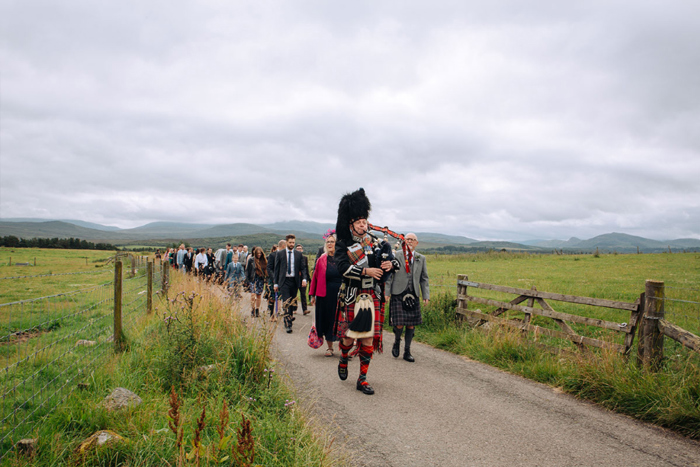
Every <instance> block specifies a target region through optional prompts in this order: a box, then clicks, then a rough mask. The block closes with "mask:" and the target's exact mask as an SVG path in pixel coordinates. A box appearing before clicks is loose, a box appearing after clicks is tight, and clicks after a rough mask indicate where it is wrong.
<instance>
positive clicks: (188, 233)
mask: <svg viewBox="0 0 700 467" xmlns="http://www.w3.org/2000/svg"><path fill="white" fill-rule="evenodd" d="M78 224H83V225H95V226H97V227H103V228H106V229H109V226H101V225H100V224H94V223H89V222H85V221H71V222H69V221H59V220H47V221H39V220H37V219H32V220H22V221H17V220H12V219H0V236H8V235H13V236H16V237H21V238H34V237H40V238H54V237H59V238H69V237H73V238H80V239H82V240H88V241H109V242H111V243H114V244H122V245H124V244H129V243H133V242H138V241H146V242H147V241H156V240H159V241H162V240H166V239H167V240H173V241H177V240H179V239H198V240H206V239H209V238H217V239H221V238H225V237H229V238H233V237H241V236H247V235H256V234H270V235H279V236H280V237H282V236H284V235H286V234H288V233H293V234H295V235H296V236H297V237H299V238H305V239H309V240H319V239H320V238H321V235H322V234H324V233H325V232H326V231H327V230H328V229H329V228H332V227H334V226H333V225H332V224H330V223H320V222H311V221H281V222H275V223H270V224H262V225H260V224H250V223H232V224H195V223H182V222H165V221H164V222H151V223H148V224H144V225H142V226H139V227H135V228H131V229H117V230H105V229H99V228H89V227H84V226H81V225H78ZM416 235H417V236H418V238H419V240H420V242H421V244H422V245H424V248H427V249H436V248H440V247H444V246H454V247H459V248H458V249H457V250H455V251H469V250H470V249H472V250H475V251H476V250H478V251H483V250H485V249H494V250H500V249H505V250H517V251H531V252H542V253H546V252H551V251H552V249H556V250H566V251H567V252H590V251H594V250H596V249H598V250H601V251H602V252H618V253H628V252H637V251H639V252H662V251H668V249H671V250H685V249H696V250H700V240H698V239H694V238H680V239H674V240H652V239H648V238H644V237H639V236H635V235H629V234H625V233H620V232H611V233H607V234H602V235H598V236H596V237H592V238H589V239H585V240H584V239H580V238H577V237H571V238H569V239H568V240H555V239H553V240H532V241H523V242H511V241H480V240H476V239H473V238H468V237H464V236H458V235H445V234H441V233H435V232H417V233H416Z"/></svg>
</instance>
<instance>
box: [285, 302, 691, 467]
mask: <svg viewBox="0 0 700 467" xmlns="http://www.w3.org/2000/svg"><path fill="white" fill-rule="evenodd" d="M310 326H311V318H310V315H309V316H300V315H297V319H296V321H295V324H294V332H293V333H292V334H287V333H285V332H284V329H283V328H282V326H279V327H278V329H277V333H276V343H277V351H278V353H279V359H280V361H281V362H282V363H283V365H284V367H285V369H286V371H287V372H288V374H289V376H290V377H291V379H292V380H293V382H294V385H295V386H296V388H297V390H298V398H299V400H300V402H303V403H304V404H305V405H306V406H307V407H311V410H312V411H313V412H315V413H317V414H319V415H321V416H322V417H323V419H324V420H326V422H327V423H328V424H330V426H331V428H332V430H333V431H334V432H335V433H337V435H338V436H339V438H340V439H341V440H345V442H346V444H347V446H348V449H350V450H351V451H353V452H360V453H363V455H361V456H358V457H357V459H356V461H355V462H353V465H358V466H362V465H365V466H397V467H407V466H433V465H435V466H509V467H512V466H635V467H642V466H654V467H657V466H700V443H697V442H694V441H690V440H687V439H685V438H683V437H681V436H678V435H675V434H673V433H671V432H669V431H666V430H663V429H660V428H656V427H653V426H650V425H646V424H644V423H641V422H637V421H635V420H632V419H630V418H628V417H625V416H622V415H618V414H614V413H612V412H609V411H607V410H604V409H602V408H600V407H597V406H595V405H593V404H589V403H586V402H581V401H579V400H576V399H575V398H573V397H571V396H568V395H566V394H562V393H559V392H557V391H555V390H554V389H552V388H550V387H547V386H544V385H541V384H538V383H534V382H531V381H528V380H526V379H523V378H521V377H518V376H514V375H510V374H508V373H504V372H502V371H500V370H497V369H494V368H492V367H490V366H487V365H484V364H481V363H478V362H474V361H470V360H467V359H465V358H463V357H459V356H456V355H453V354H450V353H447V352H444V351H441V350H436V349H433V348H431V347H428V346H426V345H422V344H419V343H414V349H413V354H414V356H415V357H416V362H415V363H408V362H405V361H404V360H403V359H401V358H399V359H394V358H393V357H392V356H391V344H392V343H393V335H390V334H386V333H385V344H386V352H385V353H384V354H381V355H377V354H375V356H374V358H373V360H372V363H371V365H370V368H369V373H368V380H369V381H370V382H371V384H372V386H373V387H374V389H375V391H376V394H375V395H373V396H367V395H364V394H362V393H361V392H359V391H357V390H356V389H355V381H356V377H357V373H358V372H359V360H358V359H357V358H354V359H352V360H351V361H350V366H349V369H350V377H349V378H348V380H347V381H340V379H339V378H338V376H337V363H338V362H337V359H336V358H328V357H325V356H324V351H323V349H319V350H313V349H311V348H310V347H308V345H307V344H306V338H307V336H308V333H309V328H310ZM324 347H325V344H324ZM336 348H337V347H336Z"/></svg>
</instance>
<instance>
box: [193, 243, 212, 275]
mask: <svg viewBox="0 0 700 467" xmlns="http://www.w3.org/2000/svg"><path fill="white" fill-rule="evenodd" d="M208 262H209V260H208V259H207V254H206V253H205V250H204V248H200V249H199V253H197V256H195V258H194V271H195V274H196V275H197V276H200V277H202V276H204V270H205V268H206V267H207V263H208Z"/></svg>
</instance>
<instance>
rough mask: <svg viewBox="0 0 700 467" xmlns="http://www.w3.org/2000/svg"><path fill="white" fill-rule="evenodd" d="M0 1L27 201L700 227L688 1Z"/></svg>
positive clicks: (12, 189)
mask: <svg viewBox="0 0 700 467" xmlns="http://www.w3.org/2000/svg"><path fill="white" fill-rule="evenodd" d="M0 8H1V9H0V14H2V16H3V17H4V18H11V20H10V21H7V26H8V27H6V28H4V29H5V30H4V32H3V39H2V47H1V48H0V58H1V59H2V61H3V63H4V64H6V66H5V67H4V69H6V70H7V72H4V73H3V76H2V92H3V95H2V101H3V106H2V107H1V108H0V118H1V119H2V126H3V131H2V134H0V145H1V148H0V149H1V153H0V154H1V158H0V168H1V169H2V170H0V181H1V182H2V183H1V184H0V195H1V196H0V209H1V213H0V214H1V215H2V216H5V217H11V216H17V217H26V216H28V215H36V216H37V217H38V216H41V217H65V218H75V217H77V214H80V215H81V216H83V217H84V218H85V219H86V220H92V221H98V222H99V221H104V222H107V223H116V224H120V225H132V226H133V225H136V224H138V223H139V222H148V221H151V220H170V219H172V220H183V221H195V220H201V221H206V222H227V221H230V220H239V221H256V222H271V221H276V220H281V219H292V218H299V219H310V220H317V221H325V222H328V221H333V219H334V217H335V210H336V207H337V201H338V199H339V197H340V196H341V195H342V193H343V192H345V191H350V190H353V189H355V188H357V187H358V186H364V187H365V188H366V189H367V190H368V193H369V194H370V197H371V199H372V201H373V204H374V206H375V210H374V213H373V217H374V216H376V217H377V219H378V221H379V220H381V222H382V223H386V224H391V225H396V226H399V227H397V228H403V226H405V228H410V229H411V230H439V231H442V232H444V233H453V234H465V235H468V236H471V237H489V238H514V239H516V238H521V239H522V238H527V237H547V238H549V237H559V238H565V237H568V236H572V235H577V236H580V237H583V236H587V235H588V236H592V235H597V234H600V233H605V232H609V231H612V230H622V229H624V230H625V231H626V232H629V233H637V234H638V233H640V232H643V233H645V235H647V236H650V237H653V238H665V237H672V236H675V235H682V236H695V237H700V226H698V215H697V214H698V208H699V207H698V202H697V201H696V200H697V199H700V197H699V196H698V194H699V193H698V190H699V188H698V185H697V183H696V182H695V180H697V179H698V175H700V163H699V162H698V160H700V158H698V147H700V146H699V143H700V136H698V133H697V131H696V128H697V127H698V124H699V123H700V122H699V121H698V120H699V118H700V112H699V109H698V99H699V97H698V96H700V92H698V91H700V90H699V89H698V86H700V85H699V84H698V83H697V80H696V79H694V77H695V76H697V74H698V73H697V71H698V66H700V65H698V64H699V63H700V60H698V52H697V50H696V48H695V47H693V45H694V44H695V43H697V35H698V32H697V31H699V30H700V28H699V27H698V26H699V24H698V23H699V22H700V20H698V18H700V15H698V14H697V13H698V7H697V6H695V5H693V4H691V3H690V2H681V1H672V2H670V3H667V4H664V5H663V6H660V5H658V4H657V3H655V2H647V3H644V2H642V3H639V2H637V3H633V2H630V1H622V0H619V1H611V2H586V3H576V4H569V3H566V2H554V1H536V2H528V3H527V4H525V3H522V2H517V1H500V2H488V3H483V2H482V3H478V4H477V3H475V4H470V3H465V2H458V1H450V2H437V3H435V2H434V3H431V4H428V3H423V2H397V1H395V2H382V3H379V4H378V3H376V2H368V1H362V2H355V3H353V4H352V5H351V4H338V3H329V2H322V1H302V2H298V3H295V4H288V3H285V2H273V3H260V2H236V3H234V4H227V3H220V4H217V3H211V2H209V3H199V4H197V3H193V4H183V5H179V6H178V8H173V7H172V5H170V4H167V3H165V2H161V1H147V2H138V3H137V2H133V3H124V4H113V5H102V4H95V3H93V2H79V1H66V2H61V3H55V2H32V5H29V4H25V3H21V2H14V3H12V4H10V3H6V4H4V5H3V6H2V7H0ZM288 180H300V181H301V182H300V183H296V184H293V185H292V186H289V185H288V184H287V183H286V182H287V181H288ZM36 186H40V187H41V190H37V189H36ZM227 219H228V220H227ZM652 226H658V227H652Z"/></svg>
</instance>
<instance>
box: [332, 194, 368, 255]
mask: <svg viewBox="0 0 700 467" xmlns="http://www.w3.org/2000/svg"><path fill="white" fill-rule="evenodd" d="M371 210H372V205H371V204H370V202H369V198H367V195H365V189H364V188H360V189H359V190H357V191H353V192H352V193H346V194H344V195H343V197H342V198H341V199H340V204H339V205H338V220H337V221H336V223H335V234H336V236H337V237H338V240H343V241H345V242H352V233H350V224H352V223H353V222H355V221H356V220H358V219H367V218H368V217H369V212H370V211H371Z"/></svg>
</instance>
